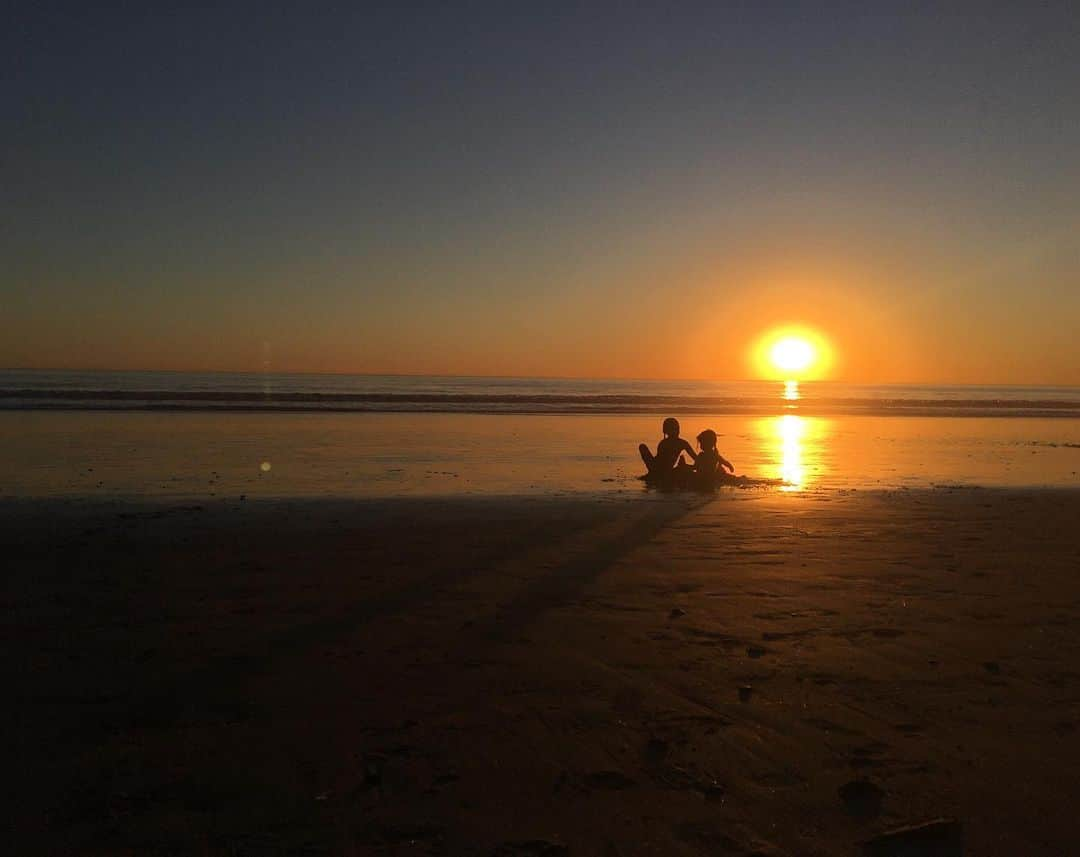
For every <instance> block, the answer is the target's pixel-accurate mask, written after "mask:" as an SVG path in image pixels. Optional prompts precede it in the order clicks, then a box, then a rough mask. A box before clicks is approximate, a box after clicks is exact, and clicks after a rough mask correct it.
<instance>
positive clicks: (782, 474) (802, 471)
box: [758, 414, 825, 491]
mask: <svg viewBox="0 0 1080 857" xmlns="http://www.w3.org/2000/svg"><path fill="white" fill-rule="evenodd" d="M758 434H759V436H760V437H761V439H762V442H763V449H762V452H763V457H764V459H765V463H766V466H767V467H768V469H769V470H770V471H771V472H770V473H769V476H770V477H772V478H779V479H782V480H783V481H784V485H783V486H781V488H780V490H781V491H803V490H805V489H806V488H808V487H810V485H811V484H812V483H814V482H816V481H818V480H819V479H820V478H821V470H822V463H823V461H822V458H823V456H822V446H821V440H822V438H823V437H824V434H825V420H823V419H820V418H818V417H800V416H797V415H795V414H784V415H783V416H778V417H768V418H767V419H763V420H761V421H760V422H759V423H758Z"/></svg>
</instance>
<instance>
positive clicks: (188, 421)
mask: <svg viewBox="0 0 1080 857" xmlns="http://www.w3.org/2000/svg"><path fill="white" fill-rule="evenodd" d="M666 416H675V417H678V418H679V419H680V420H681V421H682V425H683V436H684V437H686V438H687V439H688V440H690V441H691V442H693V438H694V435H696V433H697V432H698V431H700V430H701V429H703V428H706V427H708V428H712V429H714V430H715V431H717V432H718V434H719V435H720V450H721V452H722V453H723V454H724V455H725V457H727V458H729V459H730V460H732V461H733V462H734V463H735V464H736V468H737V472H739V473H742V474H745V475H747V476H751V477H756V478H762V479H780V480H783V481H784V485H783V486H782V487H781V488H779V489H776V490H782V491H785V492H789V493H800V494H805V493H814V492H828V491H834V490H858V489H875V488H877V489H895V490H904V489H911V488H922V487H933V486H953V487H955V486H968V485H981V486H1011V487H1016V486H1033V487H1075V486H1080V476H1078V472H1080V388H1076V387H1006V386H917V385H904V386H901V385H892V386H866V385H845V384H837V383H828V382H815V383H802V384H798V385H794V384H791V383H788V384H784V383H779V382H762V381H747V382H734V383H732V382H723V383H721V382H714V381H655V380H643V381H633V380H602V379H596V380H590V379H535V378H451V377H414V376H408V377H405V376H374V375H307V374H270V373H251V374H240V373H185V372H68V371H40V370H6V371H2V372H0V440H2V442H3V444H2V448H0V496H4V497H39V496H50V497H52V496H72V497H99V498H100V497H117V498H141V497H149V496H154V497H185V498H191V497H225V498H227V497H235V498H238V497H240V496H244V497H258V496H279V497H280V496H298V497H300V496H303V497H307V496H384V495H385V496H415V495H425V496H429V495H445V496H463V495H473V494H481V495H490V494H507V495H521V494H526V495H534V494H540V495H550V494H564V493H581V492H585V493H596V494H602V495H604V496H610V497H626V496H634V495H637V494H641V493H643V492H645V490H646V489H645V488H644V486H643V485H642V483H641V482H640V480H638V479H637V477H638V476H639V475H640V473H641V472H642V471H643V467H642V466H641V463H640V460H639V459H638V455H637V444H638V443H639V442H642V441H644V442H646V443H649V444H650V445H655V443H656V442H657V440H659V438H660V422H661V420H662V418H663V417H666Z"/></svg>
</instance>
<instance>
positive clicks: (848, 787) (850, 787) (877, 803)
mask: <svg viewBox="0 0 1080 857" xmlns="http://www.w3.org/2000/svg"><path fill="white" fill-rule="evenodd" d="M838 793H839V795H840V800H842V801H843V802H844V809H846V810H847V811H848V813H849V814H850V815H853V816H855V817H856V818H873V817H874V816H876V815H878V814H879V813H880V812H881V802H882V801H883V800H884V799H885V792H884V791H882V790H881V788H879V787H878V786H876V785H874V784H873V783H872V782H870V781H869V780H852V781H851V782H849V783H844V785H842V786H840V788H839V790H838Z"/></svg>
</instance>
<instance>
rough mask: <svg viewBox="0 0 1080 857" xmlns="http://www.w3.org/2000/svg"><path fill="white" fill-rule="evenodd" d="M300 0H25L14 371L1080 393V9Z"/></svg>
mask: <svg viewBox="0 0 1080 857" xmlns="http://www.w3.org/2000/svg"><path fill="white" fill-rule="evenodd" d="M270 5H273V4H225V5H224V6H223V7H222V8H220V9H216V8H212V7H208V8H207V9H206V10H205V11H170V12H164V13H162V12H157V11H155V10H154V8H153V6H152V5H151V4H142V5H133V4H132V5H129V4H124V5H123V6H120V5H118V6H117V7H116V11H113V12H109V11H102V9H100V8H97V7H96V4H84V3H79V4H50V3H41V4H30V3H23V4H20V6H21V7H22V8H21V10H19V11H16V12H14V13H8V14H7V15H6V16H5V23H4V27H3V28H2V33H0V68H2V69H3V73H2V75H0V99H2V104H3V108H2V114H0V115H2V116H3V136H2V139H3V142H2V150H0V151H2V152H3V157H2V159H0V184H2V187H3V193H2V194H0V259H2V260H3V265H2V268H0V298H2V302H0V303H2V308H0V367H9V368H16V367H56V368H68V367H71V368H76V367H78V368H171V369H222V370H257V371H261V370H265V369H271V370H273V371H319V372H322V371H328V372H402V373H450V374H458V373H467V374H485V375H488V374H498V375H556V376H605V377H606V376H614V377H680V378H718V379H738V378H745V377H749V376H751V375H752V374H753V373H754V367H753V365H752V362H751V360H750V357H749V355H750V354H751V351H752V349H753V346H754V343H755V342H756V341H757V339H758V338H759V336H760V335H761V334H763V333H765V332H766V331H768V330H770V329H772V328H774V327H777V326H781V325H785V324H802V325H807V326H810V327H813V328H816V329H817V330H819V331H821V332H822V333H823V334H824V335H825V336H826V337H827V338H828V339H829V341H830V342H831V343H832V345H833V349H834V354H835V361H834V365H833V368H832V377H835V378H837V379H842V380H850V381H868V382H889V381H897V382H902V381H927V382H943V381H955V382H977V383H994V382H997V383H1063V384H1070V383H1071V384H1080V13H1078V11H1077V6H1076V4H1075V3H1074V2H1063V3H1049V4H1040V5H1039V6H1038V7H1036V6H1035V5H1034V4H1025V3H1013V4H993V3H954V4H922V3H895V4H872V3H867V2H865V0H864V2H859V3H829V4H826V3H822V4H801V3H768V2H762V3H739V4H720V3H682V4H668V3H656V4H627V3H592V4H561V3H554V2H553V3H545V4H535V5H531V6H529V8H530V9H531V10H532V11H530V12H529V13H525V12H524V11H523V10H524V9H525V8H526V6H525V4H514V3H490V4H489V3H458V4H451V3H432V4H387V6H386V7H385V8H384V9H381V10H379V9H376V8H375V7H374V6H373V5H371V4H334V5H333V6H332V7H328V8H325V9H323V10H322V11H312V9H311V8H310V7H309V5H308V4H299V3H298V4H284V5H283V6H277V7H276V8H274V9H272V10H271V9H270ZM890 9H891V11H890ZM942 10H946V11H942Z"/></svg>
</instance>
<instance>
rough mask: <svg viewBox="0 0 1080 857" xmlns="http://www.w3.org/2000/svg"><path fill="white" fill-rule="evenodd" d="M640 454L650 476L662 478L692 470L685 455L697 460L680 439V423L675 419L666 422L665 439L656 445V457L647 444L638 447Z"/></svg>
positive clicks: (668, 419) (691, 450)
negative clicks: (677, 472) (683, 470)
mask: <svg viewBox="0 0 1080 857" xmlns="http://www.w3.org/2000/svg"><path fill="white" fill-rule="evenodd" d="M638 452H640V453H641V460H642V461H644V462H645V467H646V468H647V469H648V471H649V476H652V477H661V478H663V477H668V476H671V475H672V474H673V473H674V472H675V471H676V469H680V470H681V469H685V470H689V469H690V465H689V464H687V463H686V462H685V461H684V460H683V457H682V456H683V453H686V454H687V455H689V456H690V458H691V460H693V459H695V458H697V453H695V452H694V450H693V448H692V447H691V446H690V444H688V443H687V442H686V441H685V440H683V439H682V438H681V437H679V421H678V420H677V419H675V418H674V417H668V418H667V419H666V420H664V439H663V440H661V441H660V443H658V444H657V445H656V455H653V454H652V452H651V451H650V449H649V447H648V446H646V445H645V444H641V445H640V446H639V447H638Z"/></svg>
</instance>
